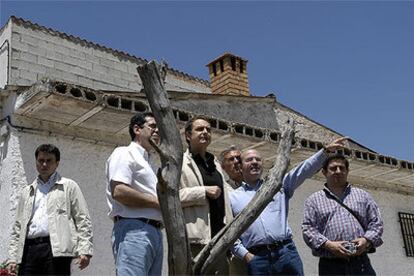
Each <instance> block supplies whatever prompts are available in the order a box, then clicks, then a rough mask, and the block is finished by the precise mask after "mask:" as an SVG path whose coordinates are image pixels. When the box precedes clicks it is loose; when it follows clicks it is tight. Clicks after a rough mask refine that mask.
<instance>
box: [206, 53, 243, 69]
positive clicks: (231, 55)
mask: <svg viewBox="0 0 414 276" xmlns="http://www.w3.org/2000/svg"><path fill="white" fill-rule="evenodd" d="M228 56H229V57H235V58H238V59H241V60H242V61H244V62H246V63H247V61H248V60H247V59H244V58H242V57H240V56H236V55H234V54H232V53H230V52H225V53H224V54H222V55H221V56H219V57H218V58H216V59H214V60H213V61H211V62H210V63H209V64H207V65H206V66H207V67H208V66H210V65H212V64H213V63H216V62H217V61H219V60H221V59H224V58H225V57H228Z"/></svg>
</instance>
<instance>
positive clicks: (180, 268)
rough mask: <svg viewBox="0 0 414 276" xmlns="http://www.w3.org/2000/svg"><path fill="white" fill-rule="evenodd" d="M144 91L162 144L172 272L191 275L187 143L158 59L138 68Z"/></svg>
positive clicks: (161, 182) (161, 189)
mask: <svg viewBox="0 0 414 276" xmlns="http://www.w3.org/2000/svg"><path fill="white" fill-rule="evenodd" d="M137 71H138V74H139V76H140V77H141V80H142V83H143V86H144V93H145V95H146V97H147V100H148V102H149V104H150V106H151V110H152V112H153V114H154V117H155V121H156V122H157V127H158V131H159V135H160V137H161V144H160V145H159V146H157V145H154V144H153V143H151V144H153V146H154V148H155V149H156V151H157V152H158V154H159V155H160V159H161V168H160V169H159V170H158V173H157V177H158V184H157V193H158V200H159V202H160V206H161V212H162V216H163V221H164V225H165V230H166V232H167V239H168V269H169V274H171V275H191V274H192V266H191V253H190V247H189V243H188V239H187V232H186V230H185V221H184V215H183V211H182V208H181V202H180V198H179V188H180V177H181V168H182V162H183V147H182V142H181V136H180V132H179V130H178V128H177V125H176V122H175V118H174V115H173V112H172V108H171V105H170V101H169V100H168V95H167V92H166V90H165V88H164V79H165V74H166V71H165V67H163V66H159V65H158V64H156V63H155V62H154V61H151V62H149V63H147V64H145V65H142V66H139V67H138V68H137Z"/></svg>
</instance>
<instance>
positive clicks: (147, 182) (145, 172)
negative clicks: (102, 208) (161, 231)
mask: <svg viewBox="0 0 414 276" xmlns="http://www.w3.org/2000/svg"><path fill="white" fill-rule="evenodd" d="M148 160H149V156H148V153H147V151H146V150H145V149H144V148H143V147H142V146H140V145H139V144H138V143H136V142H131V143H130V144H129V146H127V147H118V148H116V149H115V150H114V152H113V153H112V154H111V156H110V157H109V158H108V160H107V161H106V182H107V183H106V197H107V202H108V206H109V213H108V215H109V217H111V218H113V217H115V216H121V217H126V218H148V219H153V220H158V221H162V216H161V211H160V210H159V209H155V208H138V207H129V206H126V205H124V204H122V203H120V202H118V201H116V200H114V199H113V198H112V193H111V185H110V183H111V181H117V182H122V183H124V184H126V185H129V186H130V187H131V188H133V189H135V190H137V191H139V192H141V193H148V194H151V195H154V196H157V182H158V179H157V176H156V175H155V173H154V171H153V168H155V166H154V165H153V166H152V165H151V164H150V163H149V161H148Z"/></svg>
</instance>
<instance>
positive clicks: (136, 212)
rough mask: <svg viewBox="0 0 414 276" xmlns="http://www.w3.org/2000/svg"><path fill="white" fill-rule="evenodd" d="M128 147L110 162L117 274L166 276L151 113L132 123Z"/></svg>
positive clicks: (138, 116)
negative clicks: (153, 163)
mask: <svg viewBox="0 0 414 276" xmlns="http://www.w3.org/2000/svg"><path fill="white" fill-rule="evenodd" d="M129 134H130V135H131V139H132V142H131V143H130V144H129V146H124V147H118V148H116V149H115V150H114V151H113V153H112V154H111V156H110V157H109V158H108V160H107V163H106V178H107V188H106V195H107V202H108V205H109V214H108V215H109V217H110V218H112V219H113V221H114V228H113V231H112V249H113V254H114V258H115V266H116V272H117V275H122V276H124V275H161V268H162V258H163V246H162V235H161V230H160V228H161V225H162V223H161V221H162V216H161V211H160V207H159V202H158V197H157V189H156V188H157V177H156V175H155V172H154V171H153V169H152V167H153V166H152V164H150V162H149V160H150V158H149V152H150V151H151V150H152V146H151V144H150V139H151V140H152V141H153V142H155V143H158V142H159V135H158V128H157V125H156V122H155V120H154V117H153V115H152V114H151V113H138V114H136V115H135V116H133V117H132V118H131V121H130V125H129Z"/></svg>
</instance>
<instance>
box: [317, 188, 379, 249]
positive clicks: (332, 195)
mask: <svg viewBox="0 0 414 276" xmlns="http://www.w3.org/2000/svg"><path fill="white" fill-rule="evenodd" d="M323 191H324V192H325V193H326V194H327V195H329V196H330V197H332V198H333V199H334V200H335V201H336V202H338V203H339V205H341V206H342V207H344V208H345V209H346V210H347V211H348V212H350V213H351V215H353V216H354V217H355V218H356V220H357V221H358V223H359V224H360V225H361V227H362V229H363V230H364V231H367V228H366V227H365V226H364V225H363V224H362V221H361V219H360V218H359V217H358V216H357V214H356V213H355V212H354V211H353V210H352V209H351V208H349V207H348V206H347V205H346V204H345V203H343V202H342V201H341V200H340V199H339V198H338V197H337V196H336V195H334V194H332V193H331V192H330V191H329V190H328V189H327V188H326V187H325V188H323ZM376 251H377V249H376V248H375V247H374V246H372V244H371V246H370V247H369V248H368V250H367V253H375V252H376Z"/></svg>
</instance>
